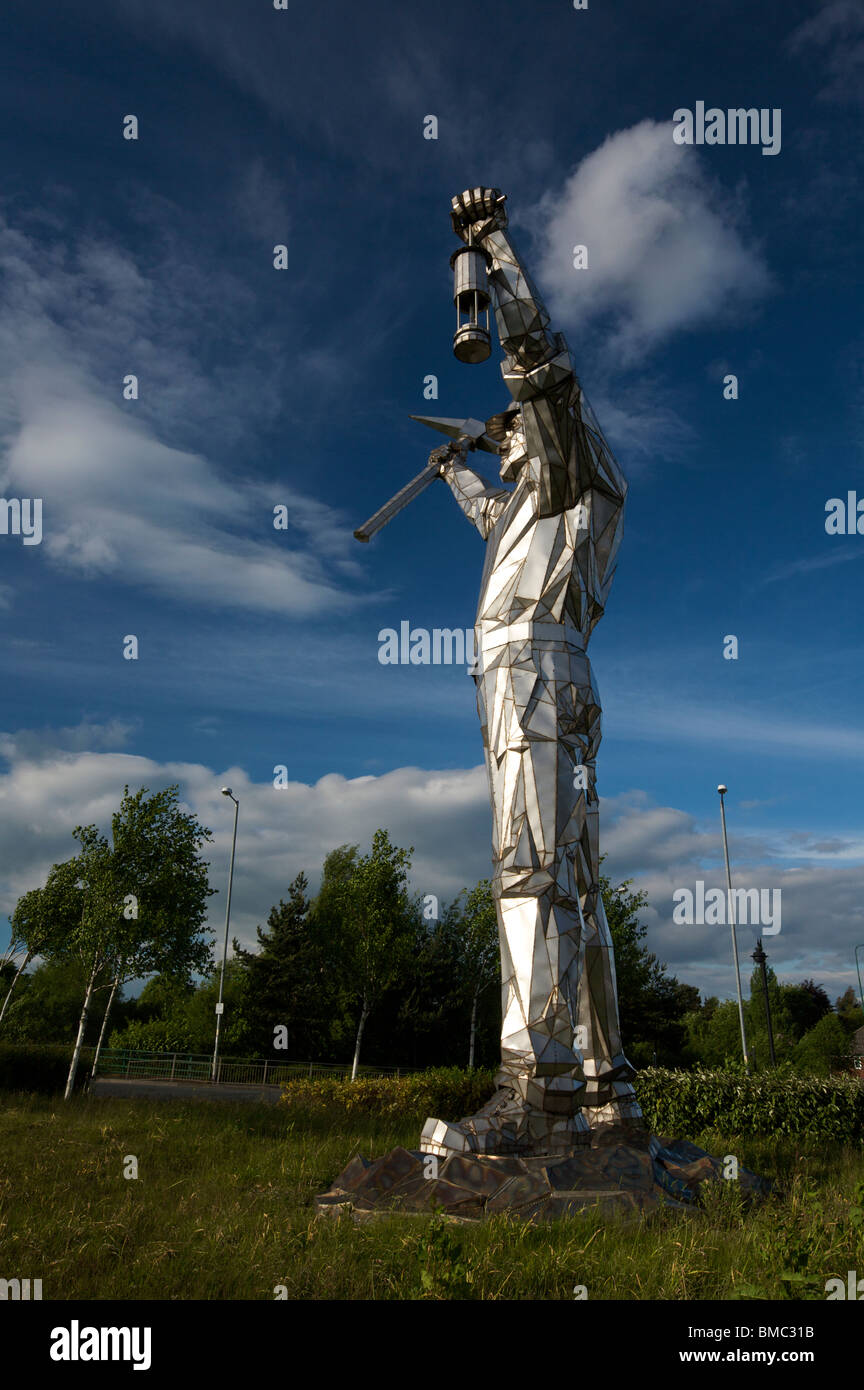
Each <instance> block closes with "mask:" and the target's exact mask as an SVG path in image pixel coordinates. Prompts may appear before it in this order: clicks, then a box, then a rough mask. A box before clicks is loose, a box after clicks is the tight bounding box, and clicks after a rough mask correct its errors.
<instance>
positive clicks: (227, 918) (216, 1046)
mask: <svg viewBox="0 0 864 1390" xmlns="http://www.w3.org/2000/svg"><path fill="white" fill-rule="evenodd" d="M222 795H223V796H230V798H231V800H232V801H233V802H234V838H233V839H232V841H231V865H230V868H229V870H228V900H227V902H226V903H225V945H224V947H223V948H222V969H221V970H220V972H219V1003H218V1004H217V1005H216V1042H215V1043H214V1045H213V1069H212V1071H211V1073H210V1080H211V1081H214V1082H215V1080H216V1064H217V1062H218V1060H219V1032H220V1029H221V1026H222V1015H223V1013H224V1012H225V1005H224V1004H223V1003H222V989H223V986H224V984H225V961H226V959H227V956H228V923H229V921H230V920H231V886H232V884H233V882H234V850H235V849H236V847H237V815H238V812H239V810H240V802H239V801H238V800H237V798H236V796H235V795H234V793H233V792H232V790H231V788H230V787H223V788H222Z"/></svg>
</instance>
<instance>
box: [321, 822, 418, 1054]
mask: <svg viewBox="0 0 864 1390" xmlns="http://www.w3.org/2000/svg"><path fill="white" fill-rule="evenodd" d="M357 851H358V847H357V846H356V845H341V846H340V847H339V848H338V849H336V850H333V851H332V852H331V853H330V854H328V856H327V859H326V860H325V862H324V874H323V876H322V882H321V891H320V893H319V895H318V898H317V899H316V910H315V916H316V921H317V923H318V924H319V927H320V928H321V930H322V933H323V937H324V939H325V940H326V941H327V948H328V954H329V956H330V959H331V961H332V962H333V964H334V967H335V971H336V974H337V976H338V978H339V981H340V984H341V986H342V989H343V991H344V993H345V995H346V997H347V998H348V999H349V1000H351V1001H352V1003H353V1009H354V1012H355V1017H356V1020H357V1023H356V1033H355V1042H354V1061H353V1065H352V1068H351V1079H352V1080H354V1079H355V1078H356V1076H357V1068H358V1066H359V1064H360V1051H361V1047H362V1043H363V1033H364V1031H365V1028H366V1024H367V1022H368V1020H369V1017H370V1015H371V1013H372V1011H373V1009H375V1008H376V1006H377V1005H378V1003H379V1002H380V1000H381V999H382V997H383V996H384V995H385V994H386V993H387V991H388V990H390V989H392V988H393V986H394V985H395V984H396V982H397V981H398V980H399V979H400V976H401V972H402V969H403V966H404V964H405V962H406V961H407V960H408V959H409V957H410V951H411V947H412V945H413V943H414V941H415V940H416V935H415V933H416V924H417V904H416V903H415V902H414V901H413V900H412V898H411V897H410V896H409V893H408V889H407V880H408V870H409V868H410V865H411V855H412V853H413V850H411V849H407V850H405V849H398V848H397V847H396V846H394V845H392V844H391V843H390V837H389V835H388V834H387V831H386V830H376V831H375V834H374V836H373V839H372V851H371V853H370V854H367V855H362V856H359V855H358V852H357Z"/></svg>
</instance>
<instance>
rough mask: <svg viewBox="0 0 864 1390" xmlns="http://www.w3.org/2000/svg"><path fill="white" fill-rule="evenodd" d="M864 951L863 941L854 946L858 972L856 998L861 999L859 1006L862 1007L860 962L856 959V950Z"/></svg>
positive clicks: (863, 999) (862, 992)
mask: <svg viewBox="0 0 864 1390" xmlns="http://www.w3.org/2000/svg"><path fill="white" fill-rule="evenodd" d="M859 951H864V942H862V944H861V945H860V946H856V947H855V969H856V970H857V972H858V998H859V999H860V1000H861V1008H862V1009H864V989H862V988H861V962H860V961H859V959H858V952H859Z"/></svg>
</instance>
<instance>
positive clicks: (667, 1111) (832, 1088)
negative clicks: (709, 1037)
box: [635, 1067, 864, 1143]
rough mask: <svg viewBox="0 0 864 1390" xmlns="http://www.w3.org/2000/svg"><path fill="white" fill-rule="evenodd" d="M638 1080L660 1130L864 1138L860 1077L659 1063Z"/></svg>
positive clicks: (645, 1107) (650, 1119)
mask: <svg viewBox="0 0 864 1390" xmlns="http://www.w3.org/2000/svg"><path fill="white" fill-rule="evenodd" d="M635 1085H636V1094H637V1096H638V1098H639V1104H640V1105H641V1107H642V1111H643V1114H644V1115H645V1120H646V1123H647V1124H648V1125H649V1127H650V1128H651V1129H652V1130H653V1131H654V1132H655V1133H657V1134H669V1135H673V1134H674V1135H679V1136H681V1137H686V1136H687V1135H688V1134H698V1133H700V1132H701V1131H703V1130H706V1129H716V1130H720V1131H721V1132H723V1133H725V1134H783V1135H789V1136H795V1137H799V1136H803V1135H815V1136H817V1137H818V1138H822V1139H830V1140H833V1141H835V1142H838V1143H854V1142H860V1141H861V1140H864V1087H862V1086H861V1084H860V1083H859V1082H858V1081H856V1079H855V1078H854V1077H836V1078H831V1079H828V1078H825V1077H821V1076H790V1075H788V1074H780V1075H778V1074H777V1073H771V1072H760V1073H757V1074H756V1075H748V1074H747V1073H746V1072H744V1071H733V1070H731V1069H730V1070H725V1071H705V1070H703V1069H701V1068H700V1069H698V1070H697V1071H692V1072H681V1071H668V1070H666V1069H663V1068H659V1067H657V1068H654V1069H651V1070H646V1071H641V1072H639V1074H638V1076H637V1078H636V1083H635Z"/></svg>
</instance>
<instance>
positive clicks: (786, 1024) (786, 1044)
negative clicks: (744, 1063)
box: [744, 965, 831, 1067]
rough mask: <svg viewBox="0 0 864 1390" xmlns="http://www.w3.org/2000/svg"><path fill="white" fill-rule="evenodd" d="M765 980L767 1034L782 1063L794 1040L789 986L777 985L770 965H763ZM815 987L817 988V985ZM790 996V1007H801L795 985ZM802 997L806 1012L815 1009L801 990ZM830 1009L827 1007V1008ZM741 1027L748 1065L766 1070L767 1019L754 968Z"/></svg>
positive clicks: (759, 976) (768, 1060) (768, 1055)
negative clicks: (791, 996)
mask: <svg viewBox="0 0 864 1390" xmlns="http://www.w3.org/2000/svg"><path fill="white" fill-rule="evenodd" d="M765 973H766V976H767V978H768V1004H769V1007H770V1009H771V1031H772V1033H773V1036H774V1056H775V1060H776V1061H777V1063H778V1064H779V1063H781V1062H785V1061H786V1060H787V1059H788V1058H789V1057H790V1056H791V1054H792V1051H793V1049H794V1047H795V1043H796V1041H797V1034H796V1031H795V1024H794V1021H793V1016H792V1013H791V1012H790V1009H789V1002H788V1001H789V992H790V986H788V985H781V984H779V983H778V980H777V976H776V975H775V973H774V971H773V970H772V968H771V966H770V965H769V966H766V970H765ZM817 988H818V986H817ZM791 989H792V990H793V991H794V994H793V1008H794V1007H798V1008H799V1009H800V1007H801V1000H800V997H799V995H798V993H797V989H798V987H797V986H791ZM804 997H805V999H806V1000H808V1003H807V1005H806V1007H807V1008H809V1009H814V1008H815V1007H816V1004H815V1001H813V1000H812V999H811V997H810V995H809V993H808V992H806V991H805V993H804ZM828 1007H829V1008H830V1007H831V1006H830V1004H829V1006H828ZM744 1027H745V1029H746V1031H747V1052H748V1054H749V1057H750V1061H751V1063H752V1064H753V1065H754V1066H756V1067H767V1066H770V1064H771V1049H770V1047H769V1043H768V1020H767V1018H766V1016H765V990H764V986H763V983H762V971H761V969H760V968H759V967H758V966H756V967H755V968H754V970H753V973H752V974H751V976H750V998H749V999H748V1000H746V1001H745V1003H744Z"/></svg>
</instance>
